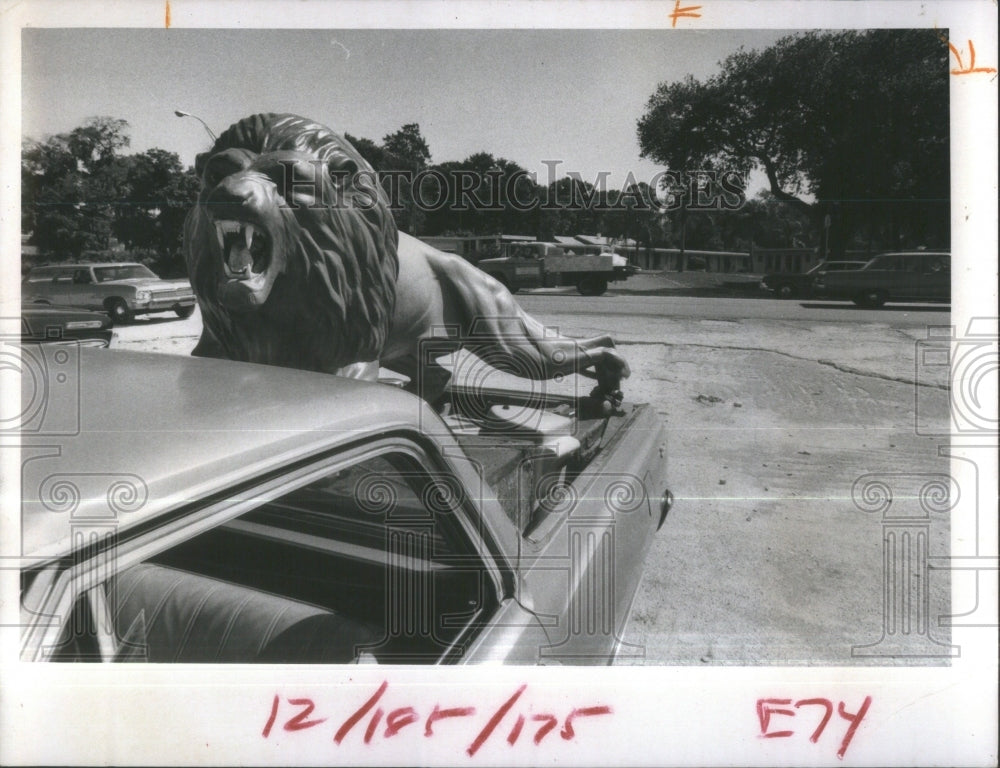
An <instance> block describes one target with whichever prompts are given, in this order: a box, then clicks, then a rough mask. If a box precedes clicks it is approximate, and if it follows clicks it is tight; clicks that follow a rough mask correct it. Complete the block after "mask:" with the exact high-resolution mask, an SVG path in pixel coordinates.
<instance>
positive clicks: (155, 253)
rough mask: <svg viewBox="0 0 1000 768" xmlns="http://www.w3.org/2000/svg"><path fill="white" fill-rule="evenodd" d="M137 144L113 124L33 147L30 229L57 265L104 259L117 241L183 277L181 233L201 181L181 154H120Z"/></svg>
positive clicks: (29, 152)
mask: <svg viewBox="0 0 1000 768" xmlns="http://www.w3.org/2000/svg"><path fill="white" fill-rule="evenodd" d="M129 143H130V140H129V136H128V123H127V122H126V121H124V120H119V119H116V118H111V117H93V118H90V119H88V120H87V121H86V122H85V123H84V124H83V125H81V126H79V127H77V128H74V129H73V130H72V131H70V132H69V133H63V134H58V135H55V136H50V137H48V138H46V139H45V140H44V141H34V140H30V139H29V140H27V141H25V143H24V146H23V149H22V154H21V195H22V206H21V209H22V221H21V226H22V229H23V230H24V231H26V232H30V233H31V242H32V243H33V244H35V245H36V246H38V248H39V250H40V251H41V252H42V253H43V254H45V255H46V256H47V257H49V258H50V259H54V260H62V259H68V258H80V257H82V256H84V255H87V256H88V257H92V258H96V257H99V255H100V254H101V253H102V252H103V253H107V252H108V251H109V248H110V246H111V238H112V236H114V237H115V238H117V239H118V240H119V241H121V242H122V243H124V244H125V245H127V246H129V247H130V248H131V249H133V251H136V252H138V253H140V254H144V255H145V256H147V257H148V258H149V259H153V260H156V263H157V267H158V268H159V269H161V270H163V271H164V272H165V273H168V274H183V273H184V269H183V265H182V263H181V260H180V256H179V255H180V244H181V243H180V241H181V230H182V227H183V221H184V217H185V216H186V214H187V210H188V209H189V208H190V207H191V205H192V204H193V203H194V201H195V199H196V197H197V194H198V181H197V178H196V177H195V175H194V172H193V170H192V169H187V170H185V169H184V168H183V167H182V166H181V163H180V159H179V158H178V157H177V155H176V154H174V153H173V152H167V151H165V150H163V149H155V148H154V149H150V150H147V151H146V152H143V153H140V154H135V155H122V154H120V152H121V150H122V149H124V148H125V147H128V145H129Z"/></svg>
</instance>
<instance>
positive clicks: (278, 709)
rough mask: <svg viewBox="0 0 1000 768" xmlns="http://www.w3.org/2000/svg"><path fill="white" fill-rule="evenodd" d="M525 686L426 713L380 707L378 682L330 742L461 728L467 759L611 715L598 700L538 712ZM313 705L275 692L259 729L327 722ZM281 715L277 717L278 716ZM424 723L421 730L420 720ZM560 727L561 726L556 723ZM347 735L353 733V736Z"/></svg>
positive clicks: (267, 732)
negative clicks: (487, 701)
mask: <svg viewBox="0 0 1000 768" xmlns="http://www.w3.org/2000/svg"><path fill="white" fill-rule="evenodd" d="M527 687H528V686H527V685H521V686H520V687H519V688H517V689H516V690H515V691H514V692H513V693H511V695H510V696H508V697H507V699H506V700H504V702H503V703H502V704H500V705H499V706H498V707H496V708H495V709H490V710H486V711H485V712H483V713H482V715H480V711H479V708H478V707H476V706H471V705H470V704H469V703H464V705H462V706H447V707H443V706H441V705H440V704H435V705H434V707H433V708H432V709H431V710H430V711H429V712H427V713H426V714H425V713H422V712H421V711H419V710H418V709H417V708H416V707H413V706H395V707H392V708H390V707H388V706H387V705H385V701H384V700H385V695H386V692H387V691H388V689H389V683H388V681H385V682H383V683H382V684H381V685H380V686H379V687H378V688H377V689H376V690H375V692H374V693H372V694H371V696H369V697H368V698H367V699H366V700H365V701H364V702H363V703H362V704H361V705H360V706H358V707H357V708H356V709H355V710H354V711H353V712H351V713H350V714H348V715H347V717H346V718H344V719H343V720H342V721H337V722H335V725H337V727H336V730H335V731H334V732H333V742H334V743H335V744H338V745H340V744H343V743H344V742H345V741H347V740H348V739H349V738H355V739H359V740H360V741H361V742H362V743H364V744H372V743H373V742H375V741H378V740H379V739H382V740H387V739H391V738H393V737H395V736H397V735H399V734H400V733H402V732H403V731H404V730H406V729H407V728H410V726H416V728H413V729H411V731H413V732H420V730H422V731H423V735H424V737H432V736H434V735H435V734H436V733H437V732H438V730H439V729H444V728H461V727H463V726H462V725H460V723H462V722H465V723H468V725H467V726H465V730H467V731H468V732H469V734H470V736H471V741H470V742H469V745H468V747H466V749H465V752H466V754H468V756H469V757H473V756H475V754H476V753H477V752H478V751H479V750H480V749H481V748H482V747H483V746H484V745H485V744H486V743H487V742H489V741H490V740H491V739H492V738H493V737H494V734H498V735H497V737H496V739H497V740H500V739H502V738H505V740H506V741H507V743H508V744H509V745H510V746H514V745H515V744H517V743H518V741H519V740H521V737H522V732H524V731H525V730H527V733H525V734H524V740H525V742H527V741H528V740H529V737H530V741H531V742H532V743H534V744H535V745H538V744H541V743H542V742H543V741H544V740H545V739H546V737H548V736H549V735H550V734H552V732H553V731H555V730H556V729H558V734H559V737H560V738H561V739H563V740H564V741H569V740H571V739H573V738H575V736H576V728H577V727H579V723H580V720H581V719H583V718H589V717H597V716H600V715H610V714H612V710H611V707H610V706H607V705H604V704H598V705H593V706H587V707H574V708H572V709H571V710H570V711H569V712H568V713H556V712H539V711H534V708H533V707H532V706H531V705H530V704H527V703H526V702H525V701H524V700H523V699H522V696H523V695H524V693H525V691H526V690H527ZM314 713H316V703H315V702H314V701H313V700H312V699H309V698H300V697H297V698H291V697H286V698H284V699H283V697H281V696H279V695H277V694H275V696H274V698H273V699H272V701H271V709H270V713H269V715H268V717H267V721H266V722H265V724H264V729H263V730H262V731H261V736H263V737H264V738H265V739H266V738H269V737H270V736H271V733H272V732H273V730H274V729H275V728H276V727H280V728H281V729H282V730H283V731H286V732H295V731H302V730H306V729H309V728H315V727H317V726H320V725H322V724H323V723H326V722H327V721H328V720H329V719H330V718H328V717H318V716H314ZM279 715H280V716H279ZM420 723H423V728H422V729H421V728H420V727H419V724H420ZM560 726H561V727H560ZM351 734H356V736H354V737H352V736H351Z"/></svg>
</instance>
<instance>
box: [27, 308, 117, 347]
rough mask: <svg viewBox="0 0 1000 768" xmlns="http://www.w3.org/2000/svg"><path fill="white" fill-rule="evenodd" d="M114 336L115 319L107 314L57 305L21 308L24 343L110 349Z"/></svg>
mask: <svg viewBox="0 0 1000 768" xmlns="http://www.w3.org/2000/svg"><path fill="white" fill-rule="evenodd" d="M113 335H114V332H113V331H112V330H111V319H110V318H109V317H108V316H107V315H106V314H104V313H103V312H91V311H90V310H87V309H77V308H75V307H60V306H56V305H53V304H25V305H23V306H22V307H21V341H22V343H38V342H45V343H50V344H79V345H81V346H87V347H109V346H111V340H112V337H113Z"/></svg>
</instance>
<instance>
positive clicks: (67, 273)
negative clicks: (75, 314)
mask: <svg viewBox="0 0 1000 768" xmlns="http://www.w3.org/2000/svg"><path fill="white" fill-rule="evenodd" d="M77 271H78V270H77V269H76V268H73V267H64V268H61V269H58V270H55V271H54V273H53V275H52V282H51V283H49V284H48V285H47V286H46V290H45V297H46V299H48V301H49V302H50V303H51V304H65V305H66V306H70V307H76V306H81V305H80V304H78V303H77V295H76V294H77V291H76V287H75V286H74V284H73V276H74V275H75V274H76V273H77Z"/></svg>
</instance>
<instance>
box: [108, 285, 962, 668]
mask: <svg viewBox="0 0 1000 768" xmlns="http://www.w3.org/2000/svg"><path fill="white" fill-rule="evenodd" d="M518 298H519V300H520V301H521V302H522V304H523V306H524V307H525V308H526V309H527V310H528V311H529V312H531V313H532V314H534V315H535V316H536V317H538V318H539V319H540V320H542V321H543V322H545V323H546V324H548V325H551V326H555V327H557V328H558V329H559V330H560V331H562V332H564V333H567V334H569V335H592V334H598V333H606V332H608V333H611V334H612V335H613V336H614V337H615V338H616V339H617V340H618V342H619V343H620V346H621V349H622V351H623V354H624V355H625V356H626V357H627V359H628V360H629V363H630V365H631V367H632V377H631V378H630V379H629V380H628V381H627V382H626V385H625V393H626V396H627V397H628V398H629V399H630V400H631V401H633V402H649V403H652V404H653V406H654V407H655V409H656V410H657V412H658V413H659V414H660V416H661V418H662V419H663V420H664V422H665V423H666V425H667V429H668V432H669V441H670V442H669V446H670V447H669V468H670V469H669V474H670V487H671V490H672V491H673V493H674V494H675V497H676V499H677V502H676V505H675V507H674V510H673V511H672V512H671V514H670V516H669V518H668V520H667V523H666V525H665V526H664V528H663V530H662V531H660V533H659V535H658V536H657V537H656V539H655V541H654V542H653V548H652V550H651V553H650V555H649V558H648V560H647V569H646V576H645V579H644V582H643V584H642V587H641V588H640V592H639V594H638V596H637V598H636V602H635V610H634V613H633V618H632V621H631V622H630V624H629V627H628V630H627V636H626V637H625V638H623V639H624V640H625V641H626V645H625V646H624V651H625V652H624V654H623V656H622V658H621V660H620V663H629V662H640V663H665V664H836V665H841V664H877V665H883V664H898V663H903V664H906V663H923V664H926V663H937V662H940V661H941V660H942V659H943V657H937V656H934V655H933V654H930V655H928V654H926V653H925V654H924V655H923V656H921V657H919V658H909V657H907V656H905V655H902V656H900V655H899V654H896V655H895V656H894V657H892V658H888V657H886V656H884V655H883V656H878V655H876V656H875V657H872V656H870V655H869V656H864V655H859V653H858V652H857V648H858V647H860V646H863V645H865V644H867V643H873V642H875V641H877V640H878V638H879V637H880V636H881V634H882V632H883V617H884V612H885V605H884V602H883V597H882V596H883V594H884V593H885V589H886V581H885V579H886V573H887V572H886V571H885V569H884V568H883V562H884V560H883V523H882V519H881V518H880V517H879V516H878V515H877V514H875V513H873V512H871V511H866V510H865V509H862V508H861V507H859V506H858V504H857V503H856V499H855V498H854V497H853V495H852V494H853V491H854V488H855V483H856V482H858V481H860V480H862V479H863V478H866V477H881V478H888V481H887V482H889V483H898V482H904V483H906V484H908V485H905V487H900V488H896V491H895V492H896V493H897V499H896V502H895V503H896V505H897V507H898V506H899V505H904V506H903V507H901V510H902V511H903V512H904V513H905V512H906V511H907V510H908V509H909V507H913V506H914V505H915V504H916V503H917V502H916V499H918V498H919V497H920V493H921V491H920V488H921V483H922V482H923V481H924V479H926V478H934V477H940V476H942V473H947V472H948V461H947V457H943V456H942V455H941V454H940V451H939V449H940V447H941V444H942V440H940V439H938V438H935V437H934V436H928V435H926V434H924V433H922V432H921V430H920V429H917V427H916V425H917V422H918V421H921V422H922V423H925V424H926V423H930V424H932V425H936V426H938V427H940V426H941V425H943V424H945V423H946V419H947V414H948V391H947V383H948V377H947V366H938V367H937V368H935V369H929V370H924V369H921V368H920V366H918V365H917V361H918V360H919V359H920V358H919V355H918V351H919V344H921V343H923V341H924V340H925V337H926V335H927V327H928V326H931V325H946V324H947V323H948V322H949V313H948V311H947V309H942V308H937V307H934V308H919V309H914V308H911V309H893V308H890V309H885V310H881V311H868V310H856V309H853V308H850V307H849V306H845V305H841V306H838V307H837V308H825V307H817V306H809V304H811V303H806V306H803V305H802V304H800V303H797V302H779V301H772V300H767V299H763V300H740V299H725V298H688V297H674V296H631V295H630V296H613V295H608V296H603V297H600V298H586V297H581V296H578V295H575V294H566V295H551V294H548V295H538V294H534V295H523V296H519V297H518ZM199 332H200V318H199V316H198V314H197V313H195V315H193V316H192V317H191V318H189V319H187V320H177V319H173V320H170V319H168V318H167V316H160V317H156V318H153V319H150V320H141V321H139V322H137V323H136V324H135V325H132V326H126V327H123V328H120V329H119V330H118V334H119V342H120V345H121V346H123V347H126V348H128V347H132V348H141V349H151V350H155V351H160V352H173V353H177V354H187V353H189V352H190V350H191V348H192V347H193V346H194V343H195V341H196V340H197V336H198V333H199ZM570 378H572V377H570ZM587 386H588V388H589V384H588V385H587ZM944 442H946V441H944ZM901 477H902V478H904V480H900V479H899V478H901ZM910 486H913V487H910ZM906 505H908V506H906ZM894 509H895V507H894ZM910 511H916V512H920V513H921V514H922V512H921V510H920V509H919V508H915V509H914V510H910ZM925 519H926V520H927V525H928V528H927V532H928V538H927V541H928V543H929V554H930V555H931V556H932V557H933V556H940V555H946V554H948V551H949V550H948V541H949V538H948V537H949V526H948V515H947V512H946V511H936V512H934V513H933V514H932V515H931V516H930V517H925ZM914 578H915V579H923V580H924V581H920V582H918V581H914V582H913V583H914V584H917V583H919V584H921V585H922V586H921V589H926V590H927V591H926V592H925V593H923V594H927V595H929V598H928V599H929V605H930V612H931V618H932V622H931V626H933V627H935V628H936V627H937V622H936V621H934V620H933V619H934V618H935V617H936V616H938V615H940V614H942V613H947V612H948V610H949V588H950V582H949V580H948V577H947V573H946V572H935V573H933V574H926V573H922V574H917V576H915V577H914ZM917 597H919V594H915V595H914V596H913V599H914V600H916V598H917ZM943 632H946V630H940V629H935V633H936V636H935V637H934V638H932V640H933V641H936V640H939V639H946V637H942V633H943ZM918 639H920V638H918ZM925 639H926V638H925ZM934 647H938V646H934Z"/></svg>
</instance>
